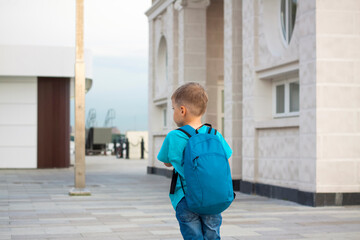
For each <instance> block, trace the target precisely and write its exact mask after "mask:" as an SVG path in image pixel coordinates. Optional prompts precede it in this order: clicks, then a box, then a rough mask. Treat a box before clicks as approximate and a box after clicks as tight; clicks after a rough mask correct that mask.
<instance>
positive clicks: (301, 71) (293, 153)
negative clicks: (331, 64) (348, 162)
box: [242, 0, 316, 191]
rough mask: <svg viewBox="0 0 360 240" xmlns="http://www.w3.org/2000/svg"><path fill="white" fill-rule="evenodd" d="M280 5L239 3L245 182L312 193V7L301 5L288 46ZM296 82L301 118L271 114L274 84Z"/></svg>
mask: <svg viewBox="0 0 360 240" xmlns="http://www.w3.org/2000/svg"><path fill="white" fill-rule="evenodd" d="M279 3H280V1H276V0H268V1H261V0H257V1H250V0H243V12H242V13H243V79H242V80H243V129H242V130H243V138H242V139H243V143H242V144H243V147H242V156H243V159H242V176H243V180H245V181H250V182H259V183H263V184H270V185H276V186H282V187H290V188H295V189H299V190H303V191H315V189H316V185H315V184H316V183H315V178H316V175H315V173H316V172H315V169H316V168H315V167H316V165H315V164H316V144H314V143H315V139H316V131H315V126H316V119H315V110H316V108H315V99H316V92H315V91H307V89H308V88H309V89H312V87H313V86H314V84H315V83H316V75H315V74H314V65H315V64H314V63H315V56H316V55H315V54H314V52H315V51H314V49H315V35H314V34H312V32H313V29H314V28H315V24H314V21H309V20H311V19H314V16H315V12H314V9H315V4H313V2H312V1H299V4H298V9H297V14H296V23H295V29H294V32H293V35H292V38H291V41H290V44H289V45H287V44H286V43H285V42H284V41H283V39H282V35H281V31H280V22H279V19H280V16H278V12H277V14H276V15H275V17H274V14H275V13H276V11H277V8H280V5H279ZM275 33H276V34H275ZM283 78H285V79H286V78H298V79H299V82H300V86H301V90H300V114H299V116H295V117H291V118H282V119H276V118H274V117H273V115H272V107H273V106H272V101H273V92H272V84H273V81H277V80H278V79H283Z"/></svg>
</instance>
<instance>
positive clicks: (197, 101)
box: [171, 82, 208, 116]
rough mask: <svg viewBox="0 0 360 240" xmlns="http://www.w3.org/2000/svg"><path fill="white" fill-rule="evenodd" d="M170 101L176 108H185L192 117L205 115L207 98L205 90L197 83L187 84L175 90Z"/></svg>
mask: <svg viewBox="0 0 360 240" xmlns="http://www.w3.org/2000/svg"><path fill="white" fill-rule="evenodd" d="M171 99H172V100H173V101H174V102H175V103H176V104H177V105H178V106H185V107H186V108H187V109H188V110H189V111H190V113H191V114H193V115H194V116H201V115H203V114H204V113H205V111H206V107H207V102H208V96H207V93H206V92H205V89H204V88H203V87H202V86H201V85H200V84H198V83H194V82H189V83H186V84H184V85H182V86H180V87H179V88H178V89H176V90H175V92H174V93H173V95H172V96H171Z"/></svg>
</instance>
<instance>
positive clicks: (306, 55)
mask: <svg viewBox="0 0 360 240" xmlns="http://www.w3.org/2000/svg"><path fill="white" fill-rule="evenodd" d="M297 12H298V14H299V16H298V18H299V21H298V23H299V25H298V27H299V80H300V116H299V124H300V128H299V133H300V142H299V143H300V146H299V153H300V157H299V163H298V166H299V167H298V189H299V190H301V191H305V192H315V191H316V159H317V152H316V145H317V144H316V101H317V100H316V75H317V73H316V48H317V46H316V35H315V31H316V24H315V22H316V20H315V19H316V2H315V1H299V5H298V11H297Z"/></svg>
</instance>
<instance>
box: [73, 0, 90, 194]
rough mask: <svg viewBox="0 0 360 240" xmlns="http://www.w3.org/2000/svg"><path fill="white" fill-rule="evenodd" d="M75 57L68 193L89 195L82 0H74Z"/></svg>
mask: <svg viewBox="0 0 360 240" xmlns="http://www.w3.org/2000/svg"><path fill="white" fill-rule="evenodd" d="M75 58H76V62H75V188H73V189H72V190H70V193H69V194H70V195H90V194H91V193H90V192H89V191H88V190H86V189H85V186H86V184H85V63H84V0H76V56H75Z"/></svg>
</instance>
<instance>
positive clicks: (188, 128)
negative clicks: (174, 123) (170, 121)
mask: <svg viewBox="0 0 360 240" xmlns="http://www.w3.org/2000/svg"><path fill="white" fill-rule="evenodd" d="M176 130H179V131H182V132H183V133H185V134H186V135H187V136H188V137H189V138H191V136H194V135H195V134H196V130H195V129H194V128H193V127H191V126H190V125H185V126H182V127H181V128H178V129H176Z"/></svg>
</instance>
